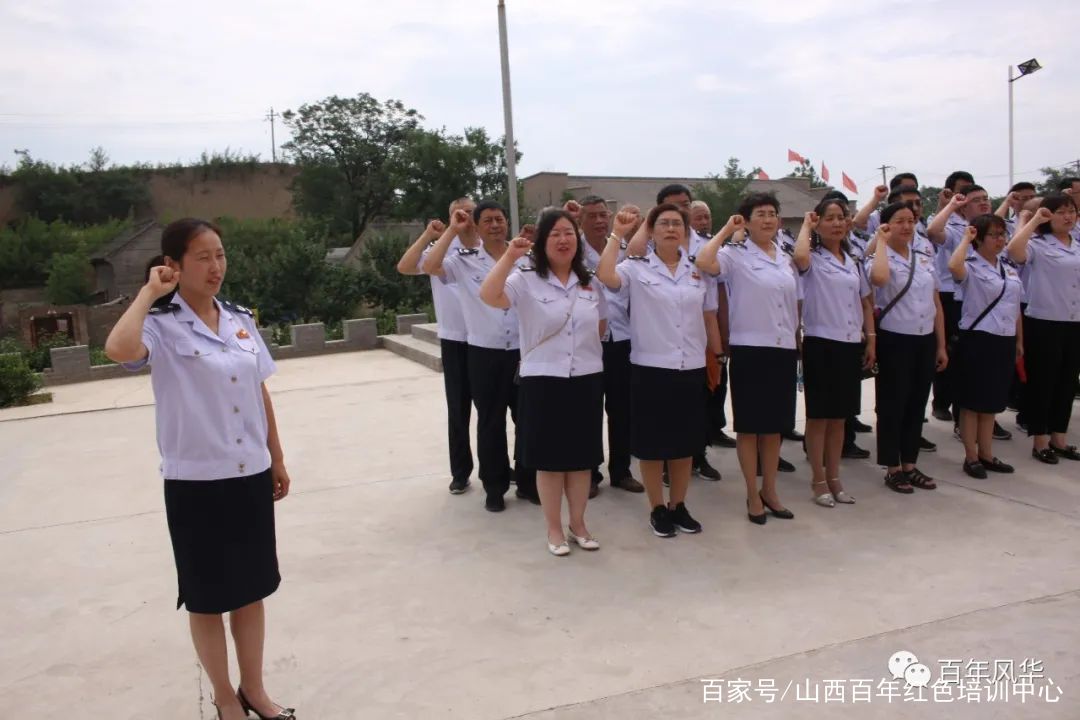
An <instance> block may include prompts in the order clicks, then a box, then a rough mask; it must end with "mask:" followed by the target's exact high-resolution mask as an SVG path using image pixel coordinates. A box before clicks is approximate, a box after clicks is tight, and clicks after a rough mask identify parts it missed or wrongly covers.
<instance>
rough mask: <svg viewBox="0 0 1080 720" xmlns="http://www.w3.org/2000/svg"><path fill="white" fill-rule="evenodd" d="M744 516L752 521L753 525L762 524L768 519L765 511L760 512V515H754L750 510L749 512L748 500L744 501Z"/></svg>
mask: <svg viewBox="0 0 1080 720" xmlns="http://www.w3.org/2000/svg"><path fill="white" fill-rule="evenodd" d="M746 517H747V518H748V519H749V520H750V522H752V523H754V524H755V525H764V524H765V521H766V520H768V519H769V516H768V515H767V514H765V513H761V514H760V515H754V514H753V513H752V512H750V501H749V500H747V501H746Z"/></svg>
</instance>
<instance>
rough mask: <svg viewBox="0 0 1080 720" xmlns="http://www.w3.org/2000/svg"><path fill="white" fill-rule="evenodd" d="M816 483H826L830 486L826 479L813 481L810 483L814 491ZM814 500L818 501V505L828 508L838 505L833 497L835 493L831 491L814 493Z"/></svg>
mask: <svg viewBox="0 0 1080 720" xmlns="http://www.w3.org/2000/svg"><path fill="white" fill-rule="evenodd" d="M814 485H825V486H826V487H828V483H826V482H824V481H822V482H816V483H811V484H810V489H811V492H812V491H813V486H814ZM814 502H815V503H817V504H818V505H820V506H821V507H827V508H831V507H836V500H835V499H834V498H833V494H832V493H831V492H825V493H822V494H820V495H814Z"/></svg>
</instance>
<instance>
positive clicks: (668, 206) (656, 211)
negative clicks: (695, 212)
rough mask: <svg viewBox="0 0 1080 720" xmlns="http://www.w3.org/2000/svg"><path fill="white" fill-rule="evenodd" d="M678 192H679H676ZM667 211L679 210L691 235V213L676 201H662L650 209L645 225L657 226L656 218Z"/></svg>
mask: <svg viewBox="0 0 1080 720" xmlns="http://www.w3.org/2000/svg"><path fill="white" fill-rule="evenodd" d="M676 194H677V193H676ZM666 212H677V213H679V217H681V218H682V221H683V226H684V227H685V228H686V236H687V237H689V236H690V213H688V212H686V211H685V210H683V209H682V208H681V207H679V206H678V205H676V204H675V203H660V204H659V205H657V206H656V207H654V208H653V209H652V210H650V211H649V216H648V217H647V218H645V227H647V228H649V229H650V230H651V229H653V228H654V227H656V220H657V218H659V217H660V216H661V215H663V214H664V213H666Z"/></svg>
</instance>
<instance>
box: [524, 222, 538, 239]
mask: <svg viewBox="0 0 1080 720" xmlns="http://www.w3.org/2000/svg"><path fill="white" fill-rule="evenodd" d="M521 237H523V238H525V239H526V240H528V241H529V242H530V243H532V241H533V238H534V237H536V226H535V225H533V224H532V223H526V224H525V225H522V226H521Z"/></svg>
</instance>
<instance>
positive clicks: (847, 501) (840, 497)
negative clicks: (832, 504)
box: [829, 480, 855, 505]
mask: <svg viewBox="0 0 1080 720" xmlns="http://www.w3.org/2000/svg"><path fill="white" fill-rule="evenodd" d="M833 483H837V484H839V483H840V481H839V480H833V481H832V482H831V483H829V489H830V490H831V489H832V486H833ZM832 496H833V499H835V500H836V502H838V503H843V504H844V505H854V504H855V498H853V497H851V496H850V495H848V494H847V493H846V492H844V491H843V490H837V491H836V492H834V493H833V494H832Z"/></svg>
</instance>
